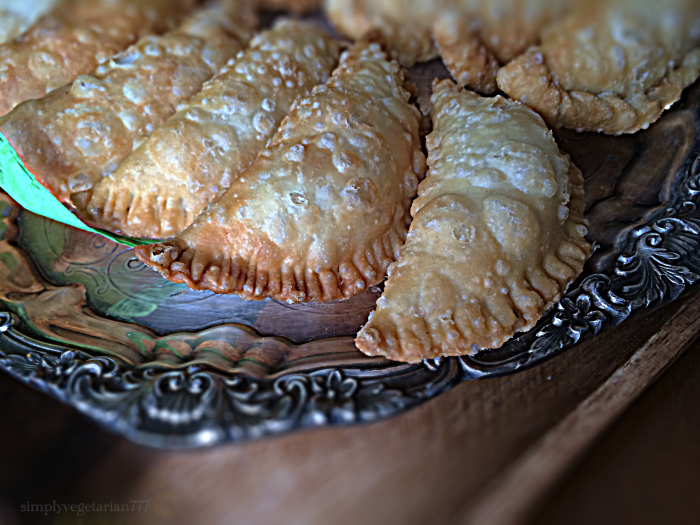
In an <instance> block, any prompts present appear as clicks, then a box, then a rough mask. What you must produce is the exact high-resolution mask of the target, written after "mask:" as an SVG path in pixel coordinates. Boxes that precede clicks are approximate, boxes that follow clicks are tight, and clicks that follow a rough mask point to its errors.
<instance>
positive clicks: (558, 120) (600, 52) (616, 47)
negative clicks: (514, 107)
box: [498, 0, 700, 134]
mask: <svg viewBox="0 0 700 525" xmlns="http://www.w3.org/2000/svg"><path fill="white" fill-rule="evenodd" d="M699 27H700V4H698V2H696V1H695V0H666V1H657V0H609V1H603V0H597V1H592V2H590V3H587V4H586V6H585V7H583V8H581V9H579V10H577V12H576V13H575V14H574V15H572V16H571V17H569V18H567V19H566V20H564V21H563V22H561V23H560V24H557V25H555V26H553V27H552V28H550V30H548V31H546V32H545V33H544V35H543V38H542V43H541V45H540V46H538V47H535V48H533V49H530V50H529V51H528V52H527V53H525V54H524V55H523V56H521V57H519V58H517V59H516V60H514V61H513V62H511V63H510V64H508V65H507V66H506V67H505V68H503V69H502V70H501V71H500V72H499V74H498V85H499V87H500V88H501V89H502V90H503V91H505V92H506V93H507V94H508V95H510V96H511V97H512V98H514V99H516V100H520V101H522V102H524V103H526V104H528V105H529V106H530V107H532V108H534V109H535V110H536V111H538V112H539V113H540V114H541V115H542V116H543V117H544V118H545V120H546V121H547V123H548V124H550V125H551V126H556V127H565V128H570V129H576V130H579V131H598V132H603V133H607V134H621V133H634V132H636V131H638V130H639V129H645V128H647V127H648V126H649V125H650V124H652V123H653V122H654V121H656V120H657V119H658V118H659V116H660V115H661V114H662V113H663V111H664V110H665V109H668V108H669V107H670V106H671V105H672V104H673V103H674V102H676V101H677V100H678V99H679V98H680V96H681V92H682V91H683V89H684V88H686V87H687V86H689V85H690V84H692V83H693V82H695V80H696V79H697V78H698V76H700V30H698V28H699Z"/></svg>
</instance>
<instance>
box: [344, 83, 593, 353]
mask: <svg viewBox="0 0 700 525" xmlns="http://www.w3.org/2000/svg"><path fill="white" fill-rule="evenodd" d="M432 103H433V113H432V117H433V121H434V130H433V133H432V134H431V135H430V136H429V137H428V150H429V152H430V157H429V159H428V163H429V166H430V172H429V174H428V177H427V178H426V179H425V180H424V181H423V182H422V183H421V185H420V187H419V190H418V194H419V197H418V198H417V199H416V200H415V201H414V203H413V206H412V209H411V214H412V215H413V217H414V220H413V222H412V224H411V229H410V231H409V233H408V238H407V240H406V244H405V246H404V247H403V248H402V249H401V251H400V254H399V259H398V262H396V263H394V264H392V265H391V266H390V268H389V279H388V281H387V283H386V286H385V290H384V293H383V295H382V297H381V298H380V299H379V301H378V302H377V310H376V311H375V312H374V313H373V314H372V315H371V316H370V319H369V322H368V323H367V325H365V327H364V328H363V329H362V330H361V331H360V333H359V334H358V337H357V339H356V343H357V346H358V348H359V349H360V350H362V351H363V352H364V353H366V354H368V355H382V356H386V357H389V358H390V359H395V360H398V361H408V362H418V361H420V360H422V359H425V358H434V357H438V356H452V355H464V354H472V353H474V352H476V351H477V350H479V349H485V348H497V347H499V346H501V345H502V344H503V343H504V342H505V341H507V340H508V339H509V338H511V337H512V336H513V335H514V334H515V333H516V332H520V331H526V330H529V329H531V328H532V327H533V326H534V325H535V324H536V323H537V321H538V320H539V319H540V317H541V316H542V314H543V313H544V312H545V311H546V310H547V309H549V308H550V307H552V306H553V305H554V304H555V303H556V302H557V301H558V300H559V299H560V298H561V294H562V293H563V292H564V291H565V290H566V288H567V286H568V285H569V284H570V283H571V282H572V281H573V280H574V279H575V278H576V277H577V276H578V275H579V274H580V273H581V271H582V269H583V265H584V262H585V261H586V259H587V258H588V256H589V255H590V246H589V244H588V243H587V242H586V240H585V239H584V237H583V236H584V235H585V233H586V227H585V225H586V221H585V220H584V218H583V208H584V203H583V179H582V177H581V173H580V172H579V170H578V169H577V168H576V167H575V166H574V165H573V163H571V161H570V159H569V158H568V156H566V155H565V154H563V153H560V151H559V149H558V148H557V145H556V143H555V142H554V139H553V138H552V134H551V132H550V131H549V130H548V129H547V127H546V126H545V125H544V122H543V121H542V119H540V118H539V117H538V116H537V115H536V114H535V113H534V112H532V111H531V110H529V109H527V108H526V107H525V106H523V105H521V104H519V103H517V102H511V101H507V100H505V99H503V98H502V97H495V98H481V97H479V96H478V95H475V94H473V93H469V92H467V91H460V90H459V89H457V88H456V86H455V85H454V84H452V82H450V81H443V82H441V83H440V84H438V85H437V86H436V88H435V90H434V94H433V98H432Z"/></svg>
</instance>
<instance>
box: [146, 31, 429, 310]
mask: <svg viewBox="0 0 700 525" xmlns="http://www.w3.org/2000/svg"><path fill="white" fill-rule="evenodd" d="M404 75H405V74H404V72H403V71H402V70H401V69H400V67H399V66H398V64H396V63H395V62H389V61H388V60H387V58H386V55H385V53H383V52H382V50H381V47H380V46H379V45H378V44H376V43H371V44H370V43H368V42H361V43H359V44H357V45H356V46H355V47H354V48H352V49H351V50H350V51H349V52H346V53H344V54H343V55H342V57H341V61H340V65H339V66H338V68H337V69H336V70H335V71H334V72H333V75H332V77H331V78H330V79H329V80H328V82H326V84H324V85H322V86H317V87H315V88H314V89H313V92H312V94H311V95H310V96H309V97H303V98H300V99H297V101H296V102H295V103H294V105H293V106H292V110H291V112H290V114H289V116H288V117H287V118H286V119H285V120H284V122H283V123H282V126H281V127H280V129H279V131H278V132H277V134H276V135H275V137H274V138H273V139H272V141H271V143H270V146H269V147H268V148H266V149H265V150H263V151H262V152H261V154H260V156H259V157H258V159H257V160H256V161H255V162H254V163H253V164H252V165H251V166H250V167H249V168H248V169H247V170H246V171H244V172H243V173H242V174H241V176H240V177H239V178H238V179H237V180H236V181H234V182H233V183H232V184H231V187H230V188H229V189H228V190H227V191H226V192H225V193H224V194H223V195H222V196H221V197H220V198H218V199H217V200H215V201H214V202H213V203H212V204H210V205H209V207H208V208H207V209H206V210H205V211H204V213H202V215H200V216H199V217H198V218H197V219H196V220H195V222H194V223H193V224H192V226H190V227H189V228H188V229H187V230H185V231H184V232H183V233H182V234H181V235H179V236H178V237H176V238H174V239H171V240H168V241H166V242H163V243H159V244H153V245H150V246H142V247H139V248H136V255H137V257H138V258H139V259H141V260H142V261H143V262H144V263H146V264H147V265H149V266H151V267H153V268H155V269H156V270H158V271H159V272H161V273H162V274H163V275H164V276H165V277H166V278H168V279H170V280H172V281H174V282H184V283H186V284H187V285H188V286H190V287H191V288H194V289H200V290H211V291H214V292H217V293H234V294H237V295H239V296H241V297H243V298H245V299H253V300H259V299H264V298H266V297H272V298H274V299H278V300H282V301H287V302H290V303H292V302H302V301H330V300H333V299H342V298H347V297H351V296H353V295H355V294H358V293H360V292H363V291H365V290H366V289H367V288H368V287H370V286H372V285H374V284H377V283H379V282H381V281H382V280H383V279H384V273H385V271H386V268H387V267H388V265H389V263H390V262H391V261H393V260H394V259H395V257H396V255H397V254H398V250H399V248H400V247H401V246H402V245H403V242H404V238H405V234H406V230H407V228H408V221H409V219H410V216H409V213H408V210H409V207H410V203H411V199H412V198H413V197H414V195H415V192H416V187H417V185H418V180H419V178H420V177H422V176H423V174H424V171H425V157H424V155H423V153H422V151H421V146H420V139H419V134H418V127H419V119H420V114H419V112H418V110H417V109H416V108H415V107H414V106H413V105H411V104H409V93H408V91H407V90H406V89H405V76H404Z"/></svg>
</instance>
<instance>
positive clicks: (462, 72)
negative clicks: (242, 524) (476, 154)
mask: <svg viewBox="0 0 700 525" xmlns="http://www.w3.org/2000/svg"><path fill="white" fill-rule="evenodd" d="M581 1H585V0H491V1H484V0H435V1H433V0H325V3H326V10H327V12H328V16H329V18H330V19H331V21H332V22H333V23H334V24H335V26H336V27H337V29H338V30H339V31H340V32H341V33H343V34H344V35H347V36H349V37H351V38H360V37H361V36H362V35H364V34H365V33H367V32H369V31H371V30H373V29H379V30H381V31H382V33H383V34H384V37H385V38H386V41H387V44H388V46H389V47H391V48H392V49H393V50H395V51H396V54H397V57H398V60H399V62H401V64H402V65H404V66H406V67H410V66H412V65H413V64H414V63H416V62H425V61H427V60H430V59H432V58H435V57H436V56H437V55H438V48H439V51H440V54H442V57H443V59H444V61H445V64H446V65H447V67H448V69H450V72H451V73H452V76H453V77H454V78H455V79H456V81H457V82H458V83H459V84H460V85H465V86H469V87H471V88H472V89H476V90H479V91H481V92H485V93H492V92H494V91H495V90H496V82H495V74H496V71H497V70H498V66H499V63H501V64H504V63H507V62H508V61H510V60H512V59H513V58H514V57H516V56H518V55H519V54H520V53H522V52H524V51H525V50H526V49H527V48H528V47H530V46H531V45H533V44H536V43H537V42H538V40H539V34H540V32H541V30H542V29H543V28H544V27H546V26H547V25H549V24H551V23H553V22H554V21H556V20H559V19H561V18H562V17H563V16H564V15H565V14H566V13H568V12H569V11H570V9H571V7H572V5H573V4H574V3H575V2H581ZM435 44H437V46H438V48H436V46H435Z"/></svg>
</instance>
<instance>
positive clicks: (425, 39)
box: [324, 0, 438, 67]
mask: <svg viewBox="0 0 700 525" xmlns="http://www.w3.org/2000/svg"><path fill="white" fill-rule="evenodd" d="M414 4H415V5H414ZM418 4H419V2H416V0H409V1H403V0H378V1H377V0H324V7H325V11H326V15H327V16H328V18H329V19H330V20H331V22H332V23H333V25H334V26H335V28H336V29H337V30H338V31H340V33H342V34H343V35H345V36H347V37H349V38H352V39H353V40H359V39H360V38H362V37H364V36H365V35H367V34H368V33H370V32H372V31H375V30H379V31H381V33H382V35H383V39H384V42H385V43H386V45H387V47H388V48H389V49H390V51H391V53H392V56H393V57H394V58H395V59H396V60H398V62H399V63H400V64H401V65H402V66H404V67H412V66H413V65H414V64H416V63H417V62H427V61H428V60H432V59H433V58H437V56H438V51H437V48H436V47H435V44H434V43H433V38H432V34H431V24H430V23H426V20H431V19H432V17H431V16H428V18H427V19H426V18H425V13H423V12H421V13H420V14H422V15H424V16H419V13H418V12H417V11H416V9H417V6H418ZM435 7H436V9H437V6H435Z"/></svg>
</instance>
